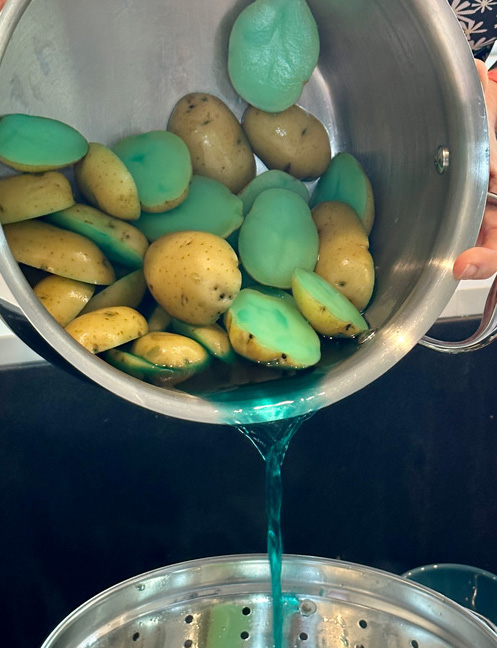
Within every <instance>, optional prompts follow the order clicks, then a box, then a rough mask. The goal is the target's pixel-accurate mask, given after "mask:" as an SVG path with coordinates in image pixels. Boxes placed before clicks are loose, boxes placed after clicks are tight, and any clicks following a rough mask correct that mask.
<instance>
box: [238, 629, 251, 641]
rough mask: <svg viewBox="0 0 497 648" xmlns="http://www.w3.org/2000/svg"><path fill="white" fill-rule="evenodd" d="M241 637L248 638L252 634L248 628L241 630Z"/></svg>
mask: <svg viewBox="0 0 497 648" xmlns="http://www.w3.org/2000/svg"><path fill="white" fill-rule="evenodd" d="M240 637H241V638H242V639H248V638H249V637H250V634H249V633H248V632H247V631H246V630H244V631H243V632H240Z"/></svg>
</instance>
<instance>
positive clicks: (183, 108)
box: [168, 92, 256, 193]
mask: <svg viewBox="0 0 497 648" xmlns="http://www.w3.org/2000/svg"><path fill="white" fill-rule="evenodd" d="M168 130H169V131H171V132H172V133H174V134H175V135H178V136H179V137H181V139H182V140H183V141H184V142H185V144H186V145H187V147H188V149H189V151H190V155H191V157H192V165H193V173H194V174H197V175H204V176H207V177H209V178H214V180H218V181H219V182H222V183H223V184H224V185H226V187H228V189H230V191H232V192H233V193H238V192H239V191H241V190H242V189H243V187H245V185H247V184H248V183H249V182H250V181H251V180H252V179H253V178H255V173H256V165H255V158H254V154H253V152H252V150H251V148H250V145H249V143H248V141H247V138H246V136H245V133H244V132H243V130H242V127H241V126H240V123H239V121H238V119H237V118H236V117H235V115H234V114H233V113H232V112H231V110H230V109H229V108H228V106H227V105H226V104H225V103H224V102H223V101H221V99H218V98H217V97H214V96H213V95H210V94H207V93H205V92H192V93H190V94H188V95H185V96H184V97H183V98H182V99H180V100H179V101H178V103H177V104H176V106H175V107H174V110H173V112H172V113H171V116H170V118H169V123H168Z"/></svg>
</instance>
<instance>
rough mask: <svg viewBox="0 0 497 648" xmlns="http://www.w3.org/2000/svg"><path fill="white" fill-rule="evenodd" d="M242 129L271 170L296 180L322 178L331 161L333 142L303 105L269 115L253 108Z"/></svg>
mask: <svg viewBox="0 0 497 648" xmlns="http://www.w3.org/2000/svg"><path fill="white" fill-rule="evenodd" d="M242 127H243V130H244V131H245V134H246V135H247V139H248V141H249V143H250V146H251V147H252V150H253V151H254V153H255V154H256V155H258V156H259V157H260V158H261V160H262V161H263V162H264V164H265V165H266V166H267V167H268V169H279V170H280V171H285V172H286V173H289V174H290V175H292V176H294V177H295V178H299V179H308V180H309V179H312V178H318V177H319V176H320V175H321V174H322V173H324V171H325V170H326V168H327V166H328V164H329V162H330V159H331V149H330V140H329V136H328V133H327V132H326V128H325V127H324V126H323V124H322V123H321V122H320V121H319V119H317V118H316V117H314V115H311V114H310V113H308V112H307V111H306V110H304V109H303V108H301V107H300V106H297V105H294V106H290V108H287V109H286V110H283V111H282V112H279V113H268V112H264V111H263V110H258V109H257V108H254V107H253V106H249V107H248V108H247V110H246V111H245V113H244V115H243V118H242Z"/></svg>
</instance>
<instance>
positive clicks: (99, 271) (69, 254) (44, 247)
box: [3, 219, 115, 285]
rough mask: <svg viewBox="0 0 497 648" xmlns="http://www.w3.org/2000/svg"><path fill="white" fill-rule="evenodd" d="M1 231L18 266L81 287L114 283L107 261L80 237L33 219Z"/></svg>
mask: <svg viewBox="0 0 497 648" xmlns="http://www.w3.org/2000/svg"><path fill="white" fill-rule="evenodd" d="M3 229H4V233H5V237H6V239H7V243H8V244H9V246H10V249H11V252H12V254H13V255H14V257H15V259H16V260H17V261H18V262H19V263H25V264H26V265H29V266H33V267H35V268H39V269H40V270H46V271H47V272H51V273H52V274H56V275H60V276H61V277H67V278H68V279H76V281H83V282H84V283H90V284H101V285H108V284H110V283H112V282H113V281H114V279H115V274H114V270H113V268H112V266H111V265H110V263H109V261H108V259H107V258H106V257H105V256H104V255H103V254H102V252H101V251H100V250H99V248H98V247H97V246H96V245H95V244H94V243H92V242H91V241H89V240H88V239H86V238H85V237H84V236H81V235H80V234H76V233H75V232H68V231H67V230H63V229H60V228H59V227H55V226H54V225H50V224H49V223H44V222H42V221H39V220H36V219H35V220H27V221H22V222H20V223H11V224H10V225H5V226H4V228H3Z"/></svg>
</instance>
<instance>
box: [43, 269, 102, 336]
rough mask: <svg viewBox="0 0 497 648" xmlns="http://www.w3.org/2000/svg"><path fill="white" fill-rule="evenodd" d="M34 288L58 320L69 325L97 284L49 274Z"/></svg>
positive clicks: (44, 304) (59, 322) (89, 297)
mask: <svg viewBox="0 0 497 648" xmlns="http://www.w3.org/2000/svg"><path fill="white" fill-rule="evenodd" d="M33 290H34V293H35V295H36V296H37V297H38V299H39V300H40V302H41V303H42V304H43V306H45V308H46V309H47V311H48V312H49V313H50V315H51V316H52V317H53V318H54V319H55V320H56V322H57V323H58V324H60V325H61V326H67V325H68V324H69V322H71V321H72V320H73V319H74V318H75V317H77V316H78V315H79V314H80V313H81V311H82V310H83V308H84V307H85V306H86V304H87V303H88V301H89V300H90V299H91V297H92V295H93V293H94V291H95V286H92V285H91V284H86V283H82V282H81V281H74V279H66V277H58V276H57V275H49V276H48V277H45V278H44V279H42V280H41V281H40V282H39V283H37V284H36V286H35V287H34V289H33Z"/></svg>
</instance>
